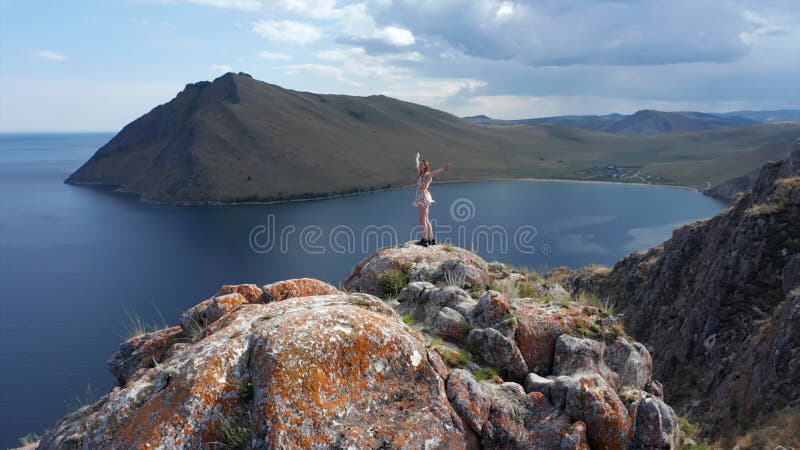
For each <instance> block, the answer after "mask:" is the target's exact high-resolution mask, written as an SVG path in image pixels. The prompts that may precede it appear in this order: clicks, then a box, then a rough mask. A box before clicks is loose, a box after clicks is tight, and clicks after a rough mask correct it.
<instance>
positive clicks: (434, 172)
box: [430, 163, 453, 177]
mask: <svg viewBox="0 0 800 450" xmlns="http://www.w3.org/2000/svg"><path fill="white" fill-rule="evenodd" d="M451 167H453V164H452V163H447V164H445V165H443V166H442V168H441V169H436V170H434V171H432V172H431V173H430V175H431V176H432V177H434V176H436V175H439V174H440V173H442V172H444V171H445V170H450V168H451Z"/></svg>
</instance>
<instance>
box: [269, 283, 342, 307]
mask: <svg viewBox="0 0 800 450" xmlns="http://www.w3.org/2000/svg"><path fill="white" fill-rule="evenodd" d="M262 290H263V292H264V297H263V298H264V302H265V303H269V302H277V301H281V300H286V299H287V298H294V297H308V296H311V295H328V294H341V293H342V291H340V290H338V289H336V288H335V287H333V286H331V285H330V284H328V283H325V282H324V281H320V280H316V279H314V278H295V279H292V280H285V281H278V282H276V283H272V284H268V285H266V286H264V287H263V288H262Z"/></svg>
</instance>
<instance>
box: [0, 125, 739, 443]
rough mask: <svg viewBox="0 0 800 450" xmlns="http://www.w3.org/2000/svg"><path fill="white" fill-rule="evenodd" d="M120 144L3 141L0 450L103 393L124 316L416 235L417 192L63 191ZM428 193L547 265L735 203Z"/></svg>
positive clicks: (641, 244)
mask: <svg viewBox="0 0 800 450" xmlns="http://www.w3.org/2000/svg"><path fill="white" fill-rule="evenodd" d="M111 137H112V134H110V133H100V134H6V135H0V285H1V286H3V288H2V292H3V294H2V299H1V300H0V361H2V363H0V414H2V416H1V417H2V420H0V448H5V447H9V446H13V445H14V444H16V443H17V438H18V437H20V436H23V435H25V434H26V433H28V432H41V431H43V430H44V429H46V428H48V427H50V426H52V425H53V424H54V423H55V421H56V420H57V419H58V418H59V417H61V416H62V415H64V414H65V413H66V412H68V410H69V408H70V406H69V405H70V404H71V405H74V404H76V403H77V402H76V399H75V397H76V396H77V397H78V398H81V399H84V398H85V397H86V394H85V391H86V390H87V386H91V388H92V390H93V392H94V395H95V397H99V396H100V395H102V394H104V393H105V392H107V390H108V389H109V388H110V387H111V386H112V385H113V383H114V379H113V377H112V376H111V374H110V373H109V371H108V369H107V367H106V364H105V361H106V360H107V359H108V357H109V356H110V355H111V354H112V353H113V352H114V351H115V350H116V348H117V346H118V344H119V342H120V341H121V340H122V336H123V335H124V334H125V331H124V330H125V327H124V326H123V323H124V322H126V313H125V309H127V310H128V311H130V312H131V313H135V314H138V315H140V316H141V317H142V318H143V319H144V320H146V321H147V322H149V323H155V322H161V319H160V318H159V312H157V311H160V314H161V315H163V317H164V321H166V322H167V323H170V324H175V323H177V319H178V317H179V315H180V313H181V311H183V310H185V309H187V308H189V307H190V306H192V305H194V304H196V303H197V302H199V301H201V300H203V299H205V298H207V297H209V296H210V295H212V294H213V293H214V292H216V290H217V289H218V288H219V286H220V285H221V284H226V283H227V284H230V283H257V284H259V285H262V284H266V283H269V282H272V281H276V280H282V279H287V278H293V277H306V276H307V277H315V278H320V279H323V280H326V281H328V282H331V283H332V284H334V285H337V286H338V285H339V282H340V281H341V280H342V279H343V278H344V277H345V276H346V275H347V274H348V273H349V272H350V270H351V268H352V267H353V265H354V264H356V263H357V262H358V261H359V260H361V259H362V258H363V257H364V256H366V255H367V254H368V253H370V252H371V251H373V250H375V249H376V248H377V247H378V246H379V245H389V244H393V243H396V241H406V240H409V239H410V238H411V236H412V234H413V232H414V227H415V226H416V225H417V212H416V209H415V208H413V207H412V206H411V202H412V200H413V197H414V192H413V191H412V190H411V189H400V190H395V191H389V192H376V193H371V194H366V195H361V196H354V197H345V198H338V199H331V200H320V201H311V202H298V203H284V204H273V205H250V206H224V207H215V206H208V207H171V206H156V205H149V204H145V203H142V202H139V201H137V200H135V199H134V198H132V197H130V196H125V195H121V194H116V193H113V192H110V191H109V190H107V189H101V188H89V187H76V186H69V185H65V184H63V180H64V179H65V178H66V177H67V176H68V175H69V174H70V173H72V172H73V171H74V170H75V169H77V168H78V167H79V166H80V165H81V164H82V163H83V162H84V161H85V160H87V159H88V158H89V157H90V156H91V155H92V154H93V153H94V151H96V150H97V148H99V147H100V146H101V145H103V144H104V143H105V142H107V141H108V140H109V139H110V138H111ZM454 170H457V167H456V168H455V169H454ZM413 178H414V174H413V173H410V174H409V183H413V181H414V180H413ZM431 192H432V194H433V196H434V198H435V199H436V201H437V203H435V204H434V206H433V208H432V210H431V218H432V219H433V221H434V222H435V226H436V227H437V228H438V232H437V237H438V239H439V241H445V240H451V241H454V242H455V243H457V244H459V245H461V246H463V247H467V248H473V249H475V250H476V251H477V252H478V253H480V254H481V255H482V256H483V257H484V258H486V259H487V260H495V259H496V260H500V261H504V262H509V263H513V264H516V265H525V266H529V267H533V268H536V269H539V270H546V269H548V268H553V267H556V266H560V265H567V266H571V267H580V266H584V265H587V264H593V263H599V264H609V265H610V264H613V263H615V262H616V261H617V260H618V259H620V258H622V257H623V256H625V255H626V254H627V253H629V252H631V251H634V250H641V249H646V248H649V247H651V246H653V245H655V244H658V243H660V242H661V241H663V240H664V239H666V238H668V237H669V236H670V234H671V232H672V229H673V228H674V227H676V226H677V225H680V224H683V223H687V222H691V221H694V220H696V219H700V218H704V217H709V216H712V215H714V214H715V213H717V212H719V211H720V210H721V209H722V208H723V207H724V205H723V204H722V203H720V202H718V201H716V200H713V199H711V198H708V197H705V196H703V195H701V194H699V193H697V192H695V191H691V190H687V189H678V188H668V187H655V186H635V185H618V184H590V183H573V182H530V181H503V182H483V183H458V184H437V185H434V186H432V188H431ZM448 227H449V228H448ZM414 237H415V238H416V237H417V236H416V235H414ZM123 308H124V309H123Z"/></svg>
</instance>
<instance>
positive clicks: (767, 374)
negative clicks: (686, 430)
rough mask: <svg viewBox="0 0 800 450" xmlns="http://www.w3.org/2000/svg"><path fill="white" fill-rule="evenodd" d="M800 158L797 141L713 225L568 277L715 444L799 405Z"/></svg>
mask: <svg viewBox="0 0 800 450" xmlns="http://www.w3.org/2000/svg"><path fill="white" fill-rule="evenodd" d="M797 161H800V140H798V141H796V142H795V144H794V149H793V150H792V152H791V154H790V156H789V158H788V159H786V160H784V161H776V162H771V163H767V164H765V165H764V166H762V167H761V168H760V169H759V170H758V171H757V173H756V175H755V177H749V178H750V179H751V181H752V182H751V183H748V186H747V190H746V191H745V192H743V193H741V194H739V195H737V196H736V199H735V201H734V202H733V203H732V204H731V205H730V207H729V208H726V209H725V210H723V211H721V212H720V213H719V214H717V215H716V216H714V217H712V218H709V219H706V220H701V221H698V222H695V223H692V224H688V225H685V226H682V227H679V228H677V229H676V230H675V231H674V232H673V233H672V236H671V237H670V239H668V240H667V241H665V242H664V243H663V244H661V245H659V246H656V247H654V248H652V249H650V250H648V251H646V252H637V253H634V254H631V255H629V256H628V257H626V258H625V259H623V260H621V261H619V262H618V263H617V264H616V265H615V266H614V268H613V270H606V271H596V272H595V273H591V272H583V271H580V272H578V273H576V274H574V275H573V276H571V277H570V281H569V285H570V288H571V289H572V290H573V293H576V294H577V293H580V292H585V291H588V292H590V293H593V294H596V295H598V296H599V297H600V298H603V299H607V300H606V301H608V302H612V303H614V304H615V305H616V309H617V310H618V312H620V313H622V314H623V322H624V325H625V329H626V330H627V332H628V333H629V334H630V335H632V336H636V337H637V339H639V340H641V341H642V342H643V343H645V344H646V345H647V347H648V348H652V349H654V352H653V371H652V372H653V376H655V377H656V378H658V379H659V380H660V381H661V382H662V383H663V384H664V391H665V398H669V399H670V404H671V405H672V406H673V407H675V409H676V410H677V411H681V412H682V413H691V416H692V418H693V419H694V420H696V421H698V422H701V423H703V424H704V432H705V433H707V435H708V437H709V438H710V440H712V441H713V440H717V439H723V440H732V439H734V438H735V437H736V436H738V435H742V434H746V433H747V432H748V431H749V430H751V429H754V428H760V427H762V426H765V425H766V424H768V423H770V421H771V419H772V417H773V416H774V415H775V413H776V411H780V410H782V409H784V408H787V407H791V406H792V405H796V404H798V402H800V390H798V389H797V388H796V386H798V385H800V364H798V363H797V362H796V361H798V358H797V355H798V354H800V326H798V325H797V323H796V322H793V321H792V319H791V318H792V317H800V316H798V315H797V314H800V313H797V312H795V311H796V310H797V308H798V307H797V306H794V305H795V300H793V295H792V292H793V290H794V289H796V287H795V286H797V283H798V282H799V281H800V256H799V255H798V254H799V253H800V226H798V225H797V224H798V223H800V166H799V165H798V164H797ZM520 349H521V350H523V355H525V354H526V353H525V351H524V349H523V347H522V345H520ZM792 361H795V362H794V363H793V362H792ZM645 362H646V361H645ZM639 366H640V367H641V365H639ZM635 372H637V373H639V374H643V373H644V371H642V370H638V369H637V370H636V371H635ZM621 375H622V373H621ZM629 375H630V374H629ZM622 376H623V378H625V376H624V375H622ZM629 379H630V384H633V385H640V384H641V381H642V379H641V378H640V377H638V376H632V377H629ZM653 386H654V385H653V384H651V388H652V387H653ZM651 390H652V391H653V392H654V393H655V391H657V389H651Z"/></svg>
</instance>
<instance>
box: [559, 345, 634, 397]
mask: <svg viewBox="0 0 800 450" xmlns="http://www.w3.org/2000/svg"><path fill="white" fill-rule="evenodd" d="M605 350H606V346H605V344H604V343H602V342H599V341H595V340H592V339H582V338H577V337H575V336H570V335H568V334H562V335H561V336H559V337H558V339H556V352H555V357H554V359H553V375H574V374H577V373H597V374H600V376H602V377H603V378H604V379H605V380H606V381H607V382H608V384H609V385H610V386H611V387H612V388H615V389H616V388H617V387H618V386H619V375H617V374H616V373H615V372H613V371H612V370H611V369H609V368H608V367H607V366H606V364H605V362H604V361H603V358H604V354H605Z"/></svg>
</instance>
